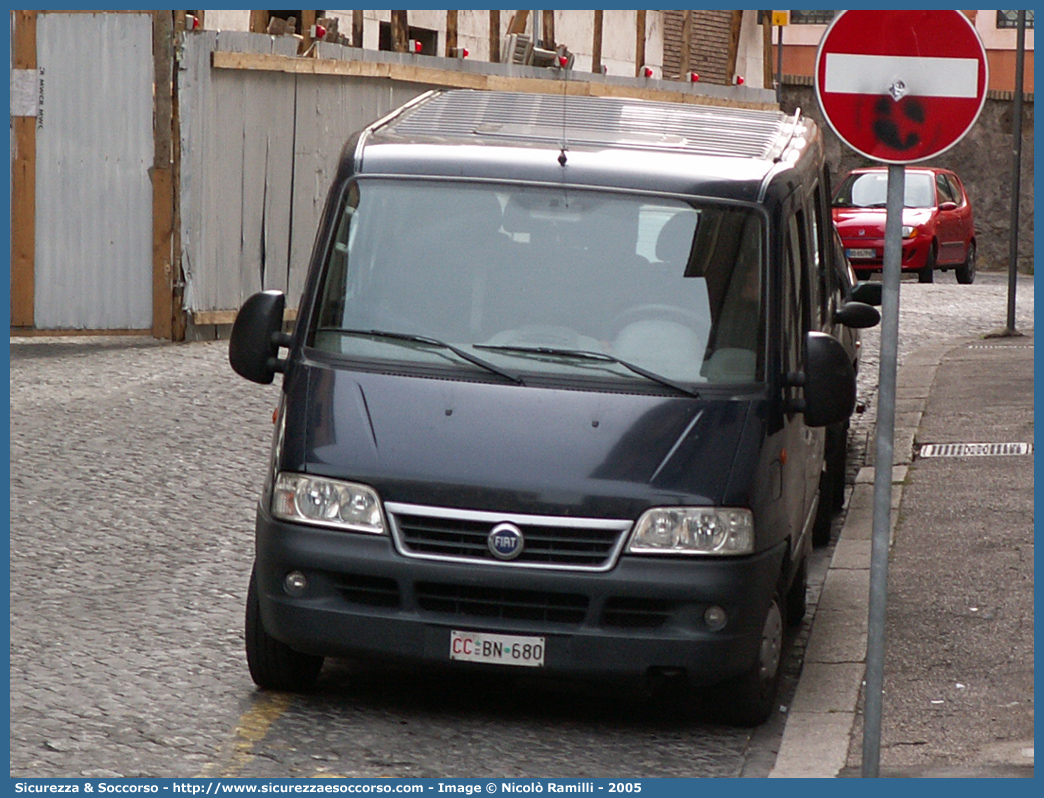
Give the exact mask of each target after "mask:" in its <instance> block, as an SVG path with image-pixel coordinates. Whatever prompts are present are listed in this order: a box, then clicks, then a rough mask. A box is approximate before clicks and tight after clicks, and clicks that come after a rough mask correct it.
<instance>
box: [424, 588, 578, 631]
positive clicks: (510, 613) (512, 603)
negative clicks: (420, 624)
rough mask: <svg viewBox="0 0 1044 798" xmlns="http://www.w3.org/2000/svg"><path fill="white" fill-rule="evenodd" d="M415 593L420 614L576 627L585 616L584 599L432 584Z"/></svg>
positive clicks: (524, 591)
mask: <svg viewBox="0 0 1044 798" xmlns="http://www.w3.org/2000/svg"><path fill="white" fill-rule="evenodd" d="M414 590H415V591H416V595H417V605H418V606H419V607H420V608H421V609H422V610H427V611H428V612H439V613H444V614H449V615H459V616H467V617H472V618H487V619H488V618H497V619H505V620H513V621H541V622H547V623H564V624H574V625H575V624H579V623H582V622H583V620H584V617H585V615H586V614H587V604H588V600H587V597H586V596H580V595H574V594H565V593H561V594H560V593H546V592H543V591H540V592H537V591H535V590H508V589H504V588H494V587H473V586H468V585H445V584H438V583H435V582H418V583H417V584H416V585H415V587H414Z"/></svg>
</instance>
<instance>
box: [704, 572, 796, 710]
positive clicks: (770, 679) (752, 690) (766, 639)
mask: <svg viewBox="0 0 1044 798" xmlns="http://www.w3.org/2000/svg"><path fill="white" fill-rule="evenodd" d="M784 626H785V621H784V617H783V608H782V604H781V602H780V597H779V594H778V593H777V594H776V595H774V596H773V597H772V602H771V603H770V604H769V608H768V611H767V612H766V613H765V619H764V622H763V623H762V629H761V644H760V645H759V646H758V655H757V657H756V658H755V660H754V664H753V665H751V667H750V669H749V670H748V671H747V672H746V673H743V674H740V675H739V676H737V677H736V678H734V679H729V680H728V681H726V682H722V683H721V684H720V685H718V687H717V688H716V689H715V691H714V692H715V699H716V701H715V703H716V705H717V706H716V707H715V709H716V710H717V714H718V715H719V716H720V718H721V720H722V721H724V722H725V723H727V724H729V725H733V726H758V725H760V724H762V723H764V722H765V721H766V720H768V718H769V716H770V715H771V714H772V708H773V706H774V705H775V701H776V691H777V690H778V689H779V676H780V663H781V662H782V659H783V630H784Z"/></svg>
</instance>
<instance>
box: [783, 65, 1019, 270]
mask: <svg viewBox="0 0 1044 798" xmlns="http://www.w3.org/2000/svg"><path fill="white" fill-rule="evenodd" d="M994 94H996V95H998V96H990V97H989V98H987V100H986V105H985V106H984V107H983V109H982V113H981V114H980V116H979V119H978V121H977V122H976V123H975V126H974V127H973V128H972V129H971V130H970V131H969V132H968V134H967V135H966V136H965V137H964V138H963V139H962V140H961V141H960V142H959V143H958V144H957V145H956V146H955V147H953V149H951V150H948V151H947V152H945V153H943V154H942V155H941V156H939V157H938V158H935V159H932V160H929V161H925V162H923V165H925V166H942V167H945V168H947V169H952V170H953V171H955V172H956V173H957V174H958V175H959V176H960V178H961V180H962V181H963V183H964V186H965V189H966V190H967V192H968V196H969V197H970V198H971V202H972V207H973V208H974V211H975V229H976V234H977V241H978V268H979V269H982V270H1007V268H1008V259H1009V250H1010V246H1011V185H1012V157H1013V156H1012V148H1013V144H1012V138H1011V136H1012V118H1013V111H1014V103H1013V101H1012V99H1011V98H1010V96H1005V95H1004V94H1001V93H994V92H991V95H994ZM797 108H801V109H802V112H803V113H805V114H807V115H808V116H810V117H812V118H813V119H815V120H816V121H817V122H819V123H820V125H822V126H823V130H824V137H825V139H826V152H827V159H828V161H829V163H830V169H831V175H833V177H834V182H835V185H836V182H837V180H838V179H839V178H840V177H841V176H842V175H844V174H845V173H846V172H847V171H848V170H849V169H855V168H857V167H860V166H870V165H872V163H871V162H870V161H868V160H867V159H866V158H863V157H862V156H861V155H857V154H856V153H855V152H853V151H852V150H851V149H849V148H848V147H847V146H845V145H843V144H842V143H841V141H840V140H839V139H838V138H837V136H836V135H835V134H834V132H833V131H832V130H831V129H830V127H829V125H827V124H826V122H825V120H824V119H823V114H822V112H821V111H820V108H819V103H818V102H817V100H816V96H815V91H814V89H813V87H812V85H811V82H809V83H807V84H806V83H805V82H804V81H802V83H801V84H798V83H796V81H795V82H789V81H787V80H785V81H784V85H783V110H785V111H787V112H788V113H793V112H794V110H795V109H797ZM1022 108H1023V119H1022V168H1021V173H1022V174H1021V178H1020V181H1021V185H1020V188H1021V194H1022V200H1021V202H1020V205H1019V230H1020V233H1019V257H1018V269H1019V271H1020V272H1024V273H1030V274H1032V273H1033V99H1032V95H1030V96H1029V97H1028V98H1027V100H1026V101H1024V102H1023V105H1022Z"/></svg>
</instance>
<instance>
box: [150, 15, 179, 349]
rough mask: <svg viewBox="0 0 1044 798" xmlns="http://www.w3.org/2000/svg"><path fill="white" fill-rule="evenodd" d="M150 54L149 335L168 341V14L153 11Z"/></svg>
mask: <svg viewBox="0 0 1044 798" xmlns="http://www.w3.org/2000/svg"><path fill="white" fill-rule="evenodd" d="M152 52H153V65H154V69H155V82H154V90H153V102H154V108H155V111H154V113H153V142H154V145H155V156H154V158H153V164H152V169H150V170H149V176H150V178H151V180H152V334H153V336H155V337H156V338H165V339H168V340H169V339H170V338H171V335H172V327H171V321H172V313H171V308H172V306H173V302H174V279H173V264H172V259H171V247H172V244H173V236H174V177H173V172H172V166H173V160H174V142H173V127H172V121H173V114H174V97H173V93H172V85H173V84H172V81H173V72H174V18H173V15H172V14H171V13H170V12H169V11H156V12H154V14H153V23H152Z"/></svg>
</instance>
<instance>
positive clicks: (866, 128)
mask: <svg viewBox="0 0 1044 798" xmlns="http://www.w3.org/2000/svg"><path fill="white" fill-rule="evenodd" d="M987 85H988V68H987V63H986V50H985V48H983V45H982V41H981V40H980V39H979V35H978V33H976V31H975V28H974V27H973V26H972V24H971V22H969V21H968V18H967V17H965V16H964V14H962V13H961V12H959V11H894V10H893V11H843V12H842V13H841V14H839V15H838V16H837V17H836V18H835V19H834V21H833V23H832V24H831V25H830V27H829V28H828V29H827V32H826V33H825V34H824V35H823V40H822V41H821V42H820V44H819V50H818V52H817V53H816V71H815V86H816V96H817V97H818V98H819V104H820V107H821V108H822V109H823V114H824V116H825V117H826V119H827V122H828V123H829V124H830V126H831V127H832V128H833V129H834V132H835V133H837V135H838V136H840V137H841V139H842V141H844V142H845V143H846V144H848V146H849V147H851V148H852V149H854V150H855V151H856V152H858V153H860V154H862V155H865V156H866V157H867V158H871V159H873V160H875V161H883V162H884V163H894V164H905V163H913V162H915V161H923V160H925V159H927V158H931V157H933V156H935V155H938V154H939V153H941V152H945V151H946V150H948V149H949V148H950V147H952V146H953V145H954V144H956V143H957V142H958V141H960V140H961V138H963V136H964V134H965V133H967V132H968V130H969V129H970V128H971V126H972V125H973V124H974V123H975V120H976V119H977V118H978V116H979V112H980V111H981V110H982V106H983V103H984V102H985V100H986V87H987Z"/></svg>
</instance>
